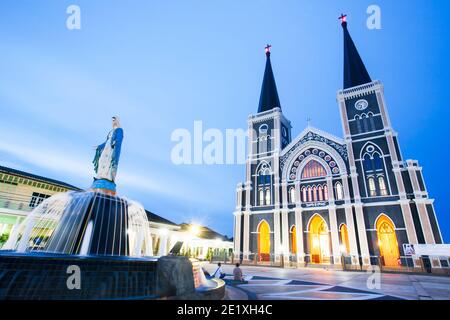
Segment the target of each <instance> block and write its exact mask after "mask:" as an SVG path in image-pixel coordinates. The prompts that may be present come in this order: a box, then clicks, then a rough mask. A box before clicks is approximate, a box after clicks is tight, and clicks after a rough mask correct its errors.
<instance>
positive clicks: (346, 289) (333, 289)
mask: <svg viewBox="0 0 450 320" xmlns="http://www.w3.org/2000/svg"><path fill="white" fill-rule="evenodd" d="M323 291H331V292H348V293H364V294H373V292H371V291H364V290H359V289H353V288H349V287H341V286H334V287H331V288H328V289H325V290H323Z"/></svg>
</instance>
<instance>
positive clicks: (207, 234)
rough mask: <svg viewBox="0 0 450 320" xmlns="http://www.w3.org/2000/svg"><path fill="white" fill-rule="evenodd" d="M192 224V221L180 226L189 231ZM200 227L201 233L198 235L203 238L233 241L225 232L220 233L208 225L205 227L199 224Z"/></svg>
mask: <svg viewBox="0 0 450 320" xmlns="http://www.w3.org/2000/svg"><path fill="white" fill-rule="evenodd" d="M191 226H192V224H191V223H181V224H180V227H181V230H183V231H188V230H189V229H190V228H191ZM198 227H199V229H200V232H199V234H198V235H197V237H199V238H202V239H208V240H216V239H220V240H222V241H232V239H230V238H228V237H227V236H224V235H223V234H220V233H218V232H216V231H214V230H212V229H210V228H208V227H204V226H198Z"/></svg>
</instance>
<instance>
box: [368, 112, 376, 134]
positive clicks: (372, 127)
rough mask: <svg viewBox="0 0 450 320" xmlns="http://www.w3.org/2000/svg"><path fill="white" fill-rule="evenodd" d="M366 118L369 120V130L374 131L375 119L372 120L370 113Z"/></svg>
mask: <svg viewBox="0 0 450 320" xmlns="http://www.w3.org/2000/svg"><path fill="white" fill-rule="evenodd" d="M368 118H369V124H370V126H369V127H370V130H372V131H374V130H375V119H374V116H373V113H372V112H369V114H368Z"/></svg>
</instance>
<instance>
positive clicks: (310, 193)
mask: <svg viewBox="0 0 450 320" xmlns="http://www.w3.org/2000/svg"><path fill="white" fill-rule="evenodd" d="M311 201H313V197H312V189H311V187H308V202H311Z"/></svg>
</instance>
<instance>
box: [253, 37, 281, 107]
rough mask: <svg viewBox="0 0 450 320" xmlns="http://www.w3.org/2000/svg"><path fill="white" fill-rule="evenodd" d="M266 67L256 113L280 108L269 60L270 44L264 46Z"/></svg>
mask: <svg viewBox="0 0 450 320" xmlns="http://www.w3.org/2000/svg"><path fill="white" fill-rule="evenodd" d="M266 57H267V59H266V69H265V70H264V78H263V83H262V87H261V96H260V98H259V106H258V113H260V112H264V111H268V110H272V109H274V108H280V109H281V104H280V99H279V98H278V91H277V85H276V83H275V77H274V75H273V70H272V64H271V62H270V46H269V45H267V47H266Z"/></svg>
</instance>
